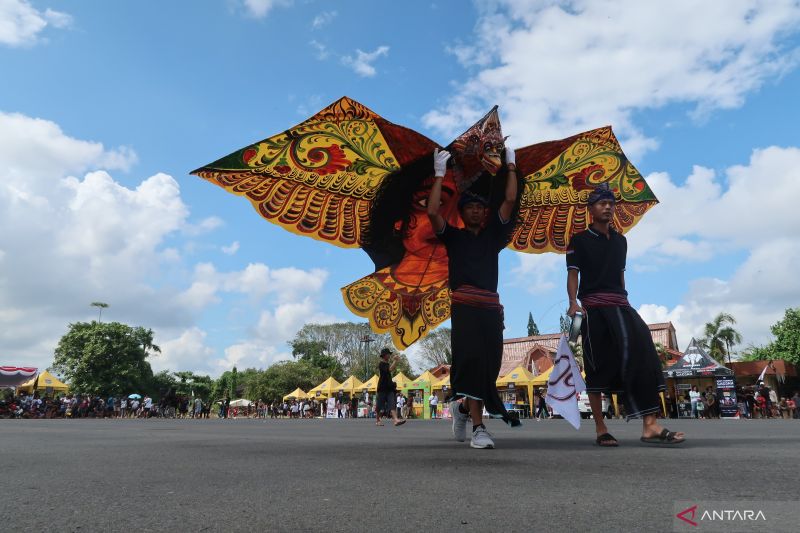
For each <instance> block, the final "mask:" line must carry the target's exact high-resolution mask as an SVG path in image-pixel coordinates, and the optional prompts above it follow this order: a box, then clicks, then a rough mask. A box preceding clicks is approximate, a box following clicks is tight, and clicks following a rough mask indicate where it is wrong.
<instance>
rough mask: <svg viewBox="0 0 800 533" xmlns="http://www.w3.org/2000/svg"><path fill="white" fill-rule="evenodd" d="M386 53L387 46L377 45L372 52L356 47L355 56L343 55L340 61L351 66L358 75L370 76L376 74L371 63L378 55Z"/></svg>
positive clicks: (387, 50) (387, 51)
mask: <svg viewBox="0 0 800 533" xmlns="http://www.w3.org/2000/svg"><path fill="white" fill-rule="evenodd" d="M388 54H389V47H388V46H379V47H378V48H376V49H375V51H373V52H363V51H361V50H358V49H357V50H356V55H355V57H353V56H344V57H343V58H342V63H343V64H344V65H346V66H348V67H350V68H352V69H353V71H355V73H356V74H358V75H359V76H363V77H365V78H371V77H373V76H375V74H377V71H376V70H375V67H374V66H372V63H374V62H375V61H376V60H377V59H378V58H379V57H381V56H386V55H388Z"/></svg>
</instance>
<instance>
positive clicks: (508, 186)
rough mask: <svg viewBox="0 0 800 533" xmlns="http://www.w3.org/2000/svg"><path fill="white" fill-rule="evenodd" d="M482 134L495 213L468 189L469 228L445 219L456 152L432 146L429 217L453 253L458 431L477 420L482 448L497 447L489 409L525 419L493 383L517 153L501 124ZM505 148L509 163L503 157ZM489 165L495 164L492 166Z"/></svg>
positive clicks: (475, 442)
mask: <svg viewBox="0 0 800 533" xmlns="http://www.w3.org/2000/svg"><path fill="white" fill-rule="evenodd" d="M484 133H485V135H486V142H485V144H486V145H487V146H488V145H491V150H485V153H484V154H482V158H481V162H482V163H483V164H484V168H485V169H486V170H487V172H486V174H487V175H488V174H492V175H494V174H496V175H497V176H498V179H500V180H503V181H502V182H501V183H502V184H503V186H504V194H503V197H502V202H501V203H500V205H499V207H498V208H497V211H496V212H494V213H492V212H491V207H490V204H489V201H488V200H487V199H486V198H484V197H482V196H479V195H477V194H473V193H472V192H470V191H464V192H463V193H462V194H461V196H460V198H459V200H458V209H459V214H460V215H461V220H462V222H463V223H464V226H465V227H464V228H457V227H454V226H451V225H450V224H448V223H447V221H446V220H445V218H444V217H443V216H442V215H441V213H440V209H441V205H442V181H443V179H444V176H445V173H446V171H447V160H448V159H449V158H450V154H449V153H448V152H447V151H441V152H440V151H438V150H436V151H434V156H433V158H434V163H433V166H434V180H433V185H432V187H431V191H430V194H429V196H428V203H427V209H428V218H429V219H430V221H431V225H432V226H433V229H434V231H435V232H436V236H437V237H438V238H439V240H440V241H441V242H443V243H444V245H445V248H446V249H447V256H448V276H449V281H448V283H449V285H450V290H451V296H450V299H451V306H450V322H451V326H452V328H451V332H450V340H451V344H452V353H453V365H452V367H451V374H450V383H451V386H452V393H453V400H452V401H451V403H450V412H451V413H452V416H453V436H454V438H455V439H456V440H457V441H459V442H464V441H465V440H466V433H467V429H466V428H467V421H468V420H469V419H471V420H472V438H471V439H470V446H471V447H472V448H480V449H486V448H494V445H495V443H494V440H493V439H492V436H491V434H490V433H489V432H488V431H487V430H486V426H485V425H484V424H483V410H484V407H485V408H486V410H487V412H488V413H489V415H490V416H494V417H498V418H502V419H503V421H504V422H506V423H508V424H509V425H511V426H519V425H520V422H519V418H518V417H516V416H514V415H513V414H509V413H508V411H506V408H505V406H504V405H503V402H502V401H501V400H500V396H499V394H498V393H497V387H496V385H495V381H496V380H497V376H498V375H499V373H500V366H501V359H502V355H503V329H504V328H505V326H504V324H503V306H502V305H501V304H500V296H499V294H497V281H498V272H499V267H498V259H499V255H500V252H501V251H502V250H503V249H504V248H505V246H506V244H507V243H508V240H509V239H510V235H511V231H512V230H513V228H514V224H513V223H512V220H511V219H512V214H513V212H514V207H515V205H516V202H517V185H518V184H517V167H516V160H515V156H514V151H513V150H511V149H510V148H508V147H504V146H503V138H502V136H501V134H500V131H499V129H497V130H496V131H492V130H491V128H489V129H488V130H485V132H484ZM503 150H504V151H505V162H503V161H502V159H501V153H502V151H503ZM495 159H496V161H495ZM504 163H505V164H504ZM487 165H488V167H492V170H491V171H490V170H489V168H488V167H487ZM459 399H461V401H459Z"/></svg>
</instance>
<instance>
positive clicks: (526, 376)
mask: <svg viewBox="0 0 800 533" xmlns="http://www.w3.org/2000/svg"><path fill="white" fill-rule="evenodd" d="M533 379H534V375H533V374H532V373H531V372H530V370H528V369H527V368H525V367H523V366H518V367H517V368H515V369H514V370H512V371H511V372H509V373H508V374H506V375H505V376H502V377H499V378H497V381H496V382H495V384H496V386H497V387H501V388H506V389H509V390H510V389H511V385H512V384H513V385H514V389H519V388H521V389H524V390H526V392H527V394H526V396H527V397H528V405H531V404H532V403H533V384H532V383H533Z"/></svg>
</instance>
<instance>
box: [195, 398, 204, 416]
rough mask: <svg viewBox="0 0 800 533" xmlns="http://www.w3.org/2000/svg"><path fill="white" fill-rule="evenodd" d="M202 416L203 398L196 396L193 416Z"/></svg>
mask: <svg viewBox="0 0 800 533" xmlns="http://www.w3.org/2000/svg"><path fill="white" fill-rule="evenodd" d="M202 416H203V400H202V399H200V397H199V396H198V397H197V398H195V399H194V417H195V418H200V417H202Z"/></svg>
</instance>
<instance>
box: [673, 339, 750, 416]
mask: <svg viewBox="0 0 800 533" xmlns="http://www.w3.org/2000/svg"><path fill="white" fill-rule="evenodd" d="M664 380H665V381H666V382H667V390H668V391H670V393H672V397H673V398H674V399H675V402H676V404H677V406H678V417H679V418H692V404H691V402H690V401H689V391H690V390H691V388H692V386H696V387H697V390H698V391H699V392H701V393H702V392H703V391H704V390H706V387H714V388H715V389H716V390H717V397H718V399H719V407H720V415H721V416H723V417H725V418H737V417H738V416H739V410H738V407H737V404H736V380H735V378H734V376H733V371H732V370H731V369H730V368H728V367H725V366H722V365H721V364H719V363H718V362H716V361H715V360H714V359H712V358H711V357H710V356H709V355H708V354H707V353H706V352H705V351H704V350H703V348H701V347H700V345H699V344H698V342H697V341H696V340H695V339H692V341H691V342H690V343H689V346H688V347H687V348H686V351H685V352H684V354H683V355H682V356H681V358H680V359H678V360H677V361H676V362H675V364H673V365H671V366H668V367H667V368H665V369H664Z"/></svg>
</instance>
